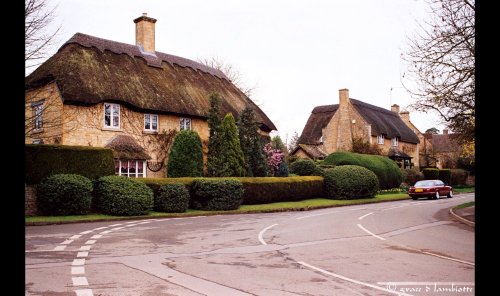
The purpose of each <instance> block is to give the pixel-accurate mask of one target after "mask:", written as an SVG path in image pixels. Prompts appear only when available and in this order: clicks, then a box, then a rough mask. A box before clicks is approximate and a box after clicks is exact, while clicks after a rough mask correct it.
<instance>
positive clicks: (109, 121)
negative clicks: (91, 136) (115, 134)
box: [104, 103, 120, 129]
mask: <svg viewBox="0 0 500 296" xmlns="http://www.w3.org/2000/svg"><path fill="white" fill-rule="evenodd" d="M104 127H109V128H117V129H118V128H120V105H118V104H111V103H104Z"/></svg>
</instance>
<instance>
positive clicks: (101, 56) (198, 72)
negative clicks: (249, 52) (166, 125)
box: [25, 33, 276, 131]
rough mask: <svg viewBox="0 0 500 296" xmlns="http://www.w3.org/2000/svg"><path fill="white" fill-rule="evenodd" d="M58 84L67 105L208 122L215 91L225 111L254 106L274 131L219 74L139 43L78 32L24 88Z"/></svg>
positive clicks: (235, 112)
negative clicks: (107, 105) (124, 108)
mask: <svg viewBox="0 0 500 296" xmlns="http://www.w3.org/2000/svg"><path fill="white" fill-rule="evenodd" d="M51 81H55V82H56V84H57V86H58V88H59V91H60V93H61V96H62V98H63V100H64V103H66V104H84V105H92V104H97V103H100V102H104V101H110V102H113V101H114V102H118V103H123V104H126V105H128V106H129V107H131V108H136V109H139V110H142V111H155V112H158V113H170V114H179V115H188V116H194V117H202V118H206V117H207V116H208V110H209V106H210V105H209V96H210V93H211V92H212V91H215V92H218V93H219V95H220V97H221V108H220V109H221V111H222V112H223V114H225V113H227V112H231V113H233V115H234V116H235V117H236V118H237V117H238V115H239V113H240V112H241V111H242V110H243V109H244V108H245V107H247V106H249V107H251V108H252V109H253V110H254V111H255V113H256V117H257V120H259V121H260V122H261V129H263V130H265V131H271V130H276V127H275V125H274V124H273V123H272V122H271V120H270V119H269V118H268V117H267V116H266V114H265V113H264V112H263V111H262V110H261V109H260V108H259V107H258V106H257V105H256V104H255V103H254V102H253V101H252V100H250V99H249V98H248V97H247V96H246V95H245V94H244V93H243V92H241V90H239V89H238V88H237V87H236V86H235V85H234V84H232V83H231V82H230V81H229V79H228V78H227V77H226V76H225V75H224V73H222V72H221V71H219V70H216V69H213V68H211V67H208V66H205V65H203V64H200V63H197V62H195V61H192V60H189V59H185V58H181V57H178V56H174V55H170V54H166V53H162V52H158V51H156V52H155V53H148V52H143V51H141V50H140V48H139V47H138V46H136V45H131V44H126V43H121V42H116V41H111V40H107V39H102V38H97V37H93V36H90V35H85V34H81V33H77V34H75V35H74V36H73V37H72V38H71V39H69V40H68V41H67V42H66V43H65V44H64V45H63V46H61V48H59V50H58V52H57V53H56V54H55V55H54V56H52V57H51V58H50V59H48V60H47V61H46V62H45V63H43V64H42V65H40V66H39V67H38V68H37V69H36V70H35V71H33V73H31V74H30V75H29V76H28V77H26V80H25V83H26V89H30V88H35V87H38V86H41V85H44V84H46V83H48V82H51Z"/></svg>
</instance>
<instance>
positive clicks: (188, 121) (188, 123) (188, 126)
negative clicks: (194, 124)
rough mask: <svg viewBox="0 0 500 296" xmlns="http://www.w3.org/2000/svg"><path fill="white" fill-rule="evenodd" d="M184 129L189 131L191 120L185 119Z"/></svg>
mask: <svg viewBox="0 0 500 296" xmlns="http://www.w3.org/2000/svg"><path fill="white" fill-rule="evenodd" d="M186 129H188V130H190V129H191V119H186Z"/></svg>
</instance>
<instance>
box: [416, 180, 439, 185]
mask: <svg viewBox="0 0 500 296" xmlns="http://www.w3.org/2000/svg"><path fill="white" fill-rule="evenodd" d="M434 185H436V182H434V181H429V180H425V181H418V182H417V183H415V187H419V186H421V187H427V186H434Z"/></svg>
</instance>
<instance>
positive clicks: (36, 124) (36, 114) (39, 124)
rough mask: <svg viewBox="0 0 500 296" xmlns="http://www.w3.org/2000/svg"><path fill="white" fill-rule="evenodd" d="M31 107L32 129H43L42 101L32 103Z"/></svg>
mask: <svg viewBox="0 0 500 296" xmlns="http://www.w3.org/2000/svg"><path fill="white" fill-rule="evenodd" d="M31 108H33V131H36V132H37V131H41V130H43V102H41V103H38V104H34V105H32V106H31Z"/></svg>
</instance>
